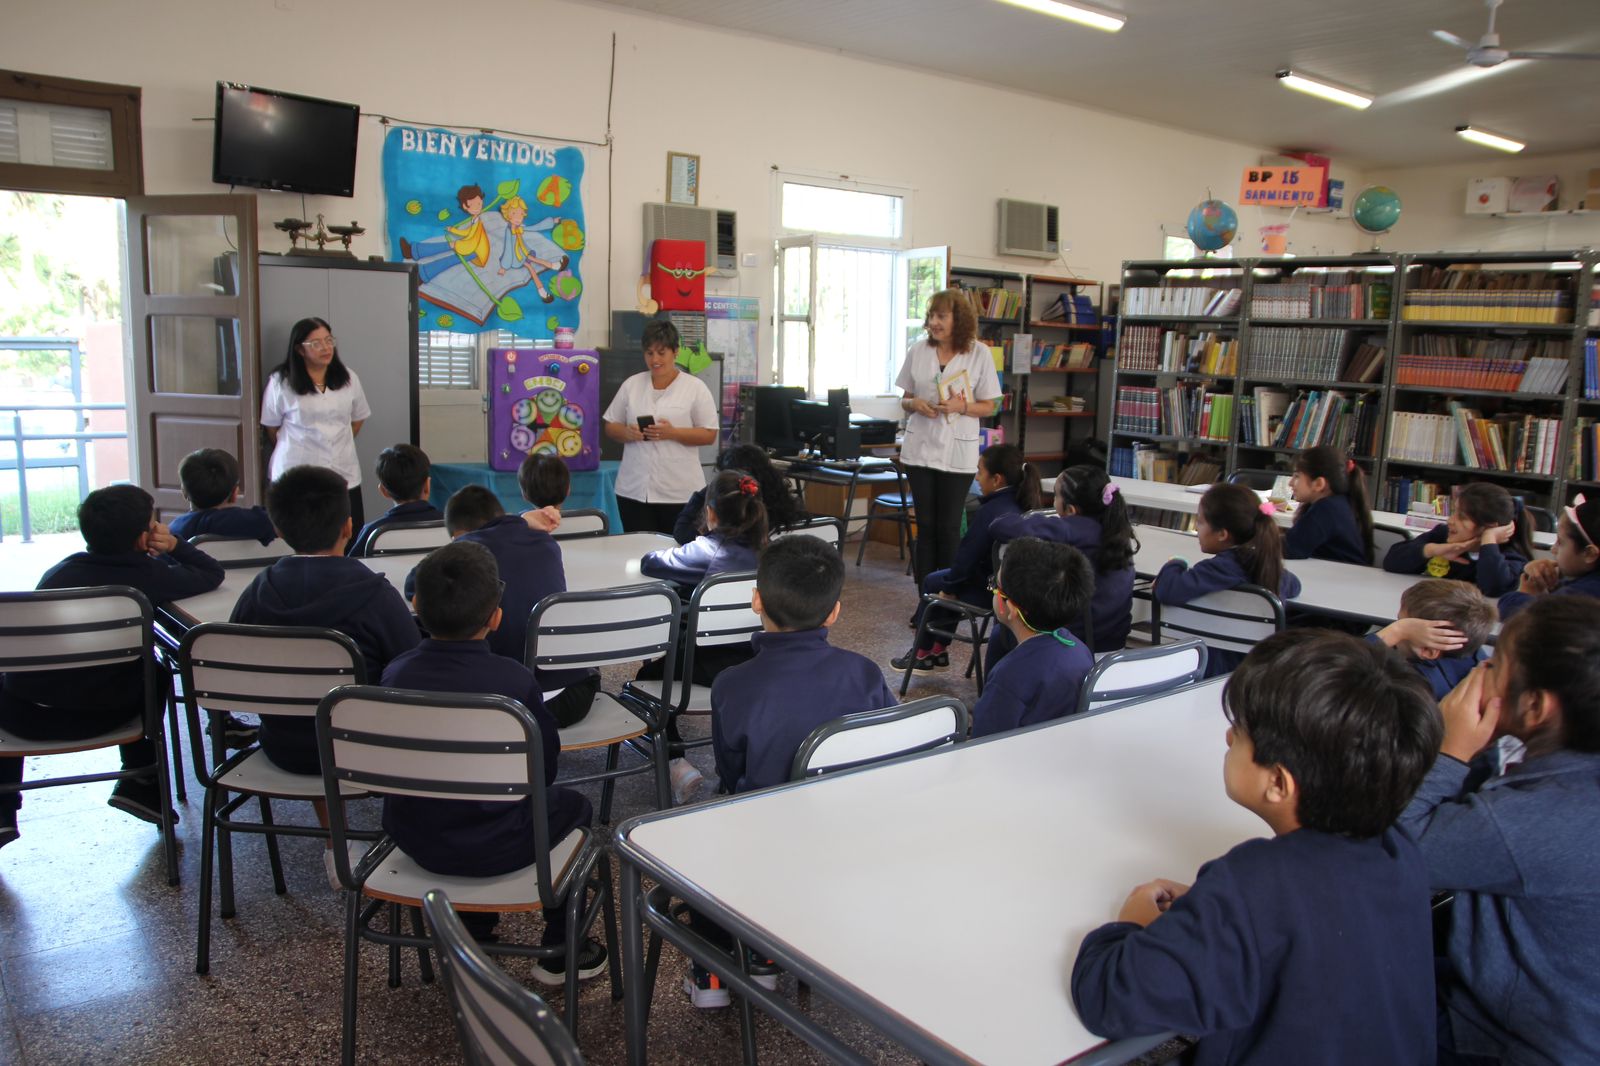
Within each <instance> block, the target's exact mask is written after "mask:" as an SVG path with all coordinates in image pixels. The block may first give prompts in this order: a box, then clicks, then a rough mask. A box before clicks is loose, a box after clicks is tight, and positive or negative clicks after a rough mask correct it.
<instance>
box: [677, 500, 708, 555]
mask: <svg viewBox="0 0 1600 1066" xmlns="http://www.w3.org/2000/svg"><path fill="white" fill-rule="evenodd" d="M705 513H706V490H705V489H701V490H700V491H699V492H697V493H695V494H694V495H693V496H690V497H689V502H688V503H686V504H684V505H683V510H681V511H679V512H678V520H677V521H676V522H674V523H672V539H673V540H675V541H677V542H678V543H679V544H688V543H689V542H690V541H692V540H694V538H696V537H698V536H699V535H700V519H702V518H704V517H705Z"/></svg>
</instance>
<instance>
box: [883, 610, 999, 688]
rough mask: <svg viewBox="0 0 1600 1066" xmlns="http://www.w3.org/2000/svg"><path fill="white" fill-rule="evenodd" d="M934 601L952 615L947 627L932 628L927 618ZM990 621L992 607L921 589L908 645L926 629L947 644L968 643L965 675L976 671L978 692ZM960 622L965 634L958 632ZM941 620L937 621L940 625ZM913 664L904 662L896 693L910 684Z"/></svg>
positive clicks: (915, 642) (919, 643)
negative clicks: (919, 610) (914, 632)
mask: <svg viewBox="0 0 1600 1066" xmlns="http://www.w3.org/2000/svg"><path fill="white" fill-rule="evenodd" d="M935 605H937V606H938V607H939V608H940V609H941V610H945V611H948V612H949V613H951V614H953V615H955V616H956V619H955V621H954V622H952V623H949V628H948V629H944V628H935V626H934V625H933V623H931V622H929V621H928V617H929V615H930V614H931V613H932V611H931V608H932V607H934V606H935ZM992 621H994V609H993V607H979V606H977V605H976V604H971V603H967V602H966V601H965V600H947V599H943V598H941V597H940V596H939V595H938V594H937V593H933V592H925V593H923V595H922V618H921V620H920V621H919V622H918V623H917V635H916V637H915V638H914V639H913V640H912V644H911V646H912V647H914V648H918V647H921V646H922V638H923V636H924V635H926V634H928V633H932V634H933V635H934V636H935V637H938V638H940V639H941V640H944V641H946V642H948V643H950V644H971V645H972V656H971V658H969V659H968V660H967V669H966V676H967V677H971V676H972V675H973V673H974V672H976V673H977V680H978V695H980V696H981V695H983V642H984V639H985V638H986V637H987V636H988V633H989V623H990V622H992ZM962 623H966V626H967V635H966V636H962V635H961V626H962ZM943 624H944V623H941V625H943ZM915 672H916V668H915V667H914V666H912V665H911V664H910V663H907V664H906V669H905V676H904V677H902V678H901V679H900V695H901V697H902V698H903V697H904V696H905V694H906V689H908V688H910V687H911V675H912V674H913V673H915Z"/></svg>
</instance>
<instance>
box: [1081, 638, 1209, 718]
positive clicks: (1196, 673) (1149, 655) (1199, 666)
mask: <svg viewBox="0 0 1600 1066" xmlns="http://www.w3.org/2000/svg"><path fill="white" fill-rule="evenodd" d="M1205 676H1206V646H1205V642H1204V641H1199V640H1186V641H1184V642H1182V643H1181V644H1158V645H1156V646H1155V647H1153V648H1124V649H1123V650H1121V651H1113V652H1107V653H1106V655H1105V656H1104V657H1103V658H1102V659H1100V660H1099V661H1097V662H1096V663H1095V664H1094V669H1093V670H1091V671H1089V676H1088V677H1086V678H1084V679H1083V688H1082V689H1080V690H1079V691H1078V709H1077V711H1076V712H1075V713H1077V714H1084V713H1086V712H1089V711H1096V710H1100V709H1102V708H1104V707H1110V706H1113V705H1115V704H1118V703H1127V702H1129V701H1131V700H1142V699H1148V698H1149V697H1151V696H1155V695H1158V694H1160V693H1162V692H1166V691H1168V690H1170V689H1175V688H1179V687H1181V686H1183V685H1189V684H1193V683H1195V682H1196V681H1199V680H1201V679H1202V678H1204V677H1205Z"/></svg>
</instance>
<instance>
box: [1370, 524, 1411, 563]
mask: <svg viewBox="0 0 1600 1066" xmlns="http://www.w3.org/2000/svg"><path fill="white" fill-rule="evenodd" d="M1410 539H1411V533H1410V532H1409V531H1408V530H1404V529H1390V528H1388V527H1386V526H1373V527H1372V565H1373V566H1376V567H1377V568H1378V569H1380V570H1381V569H1383V557H1384V556H1385V555H1388V554H1389V549H1390V548H1392V547H1394V546H1395V545H1396V544H1404V543H1405V542H1406V541H1408V540H1410Z"/></svg>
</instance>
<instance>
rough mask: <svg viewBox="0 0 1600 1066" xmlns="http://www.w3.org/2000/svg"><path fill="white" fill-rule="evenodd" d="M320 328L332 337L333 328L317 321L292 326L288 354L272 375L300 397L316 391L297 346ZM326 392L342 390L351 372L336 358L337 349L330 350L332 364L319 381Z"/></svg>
mask: <svg viewBox="0 0 1600 1066" xmlns="http://www.w3.org/2000/svg"><path fill="white" fill-rule="evenodd" d="M319 329H325V330H327V331H328V335H329V336H330V337H331V336H333V327H332V326H330V325H328V323H327V322H326V321H325V320H323V319H320V318H315V317H313V318H302V319H301V320H300V321H298V322H296V323H295V324H294V328H293V329H291V330H290V331H289V352H288V354H287V355H285V356H284V357H283V362H281V363H279V364H278V366H277V368H276V369H275V370H273V373H274V374H276V375H278V376H279V377H281V378H283V380H284V381H287V382H288V383H289V387H290V388H291V389H293V390H294V391H295V392H296V393H298V394H300V395H301V396H309V395H310V394H311V393H313V392H316V391H317V386H316V383H315V382H313V381H312V380H311V375H310V374H309V373H307V372H306V360H305V356H303V355H301V354H300V346H301V345H302V344H304V343H305V342H306V338H307V337H309V336H311V335H312V334H313V333H315V332H316V331H317V330H319ZM322 384H323V386H324V387H325V388H327V389H342V388H344V387H345V386H346V385H348V384H350V371H348V370H346V369H345V365H344V363H343V362H341V361H340V359H339V349H337V348H335V349H334V350H333V362H331V363H329V364H328V374H327V377H325V378H324V379H323V381H322Z"/></svg>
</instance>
